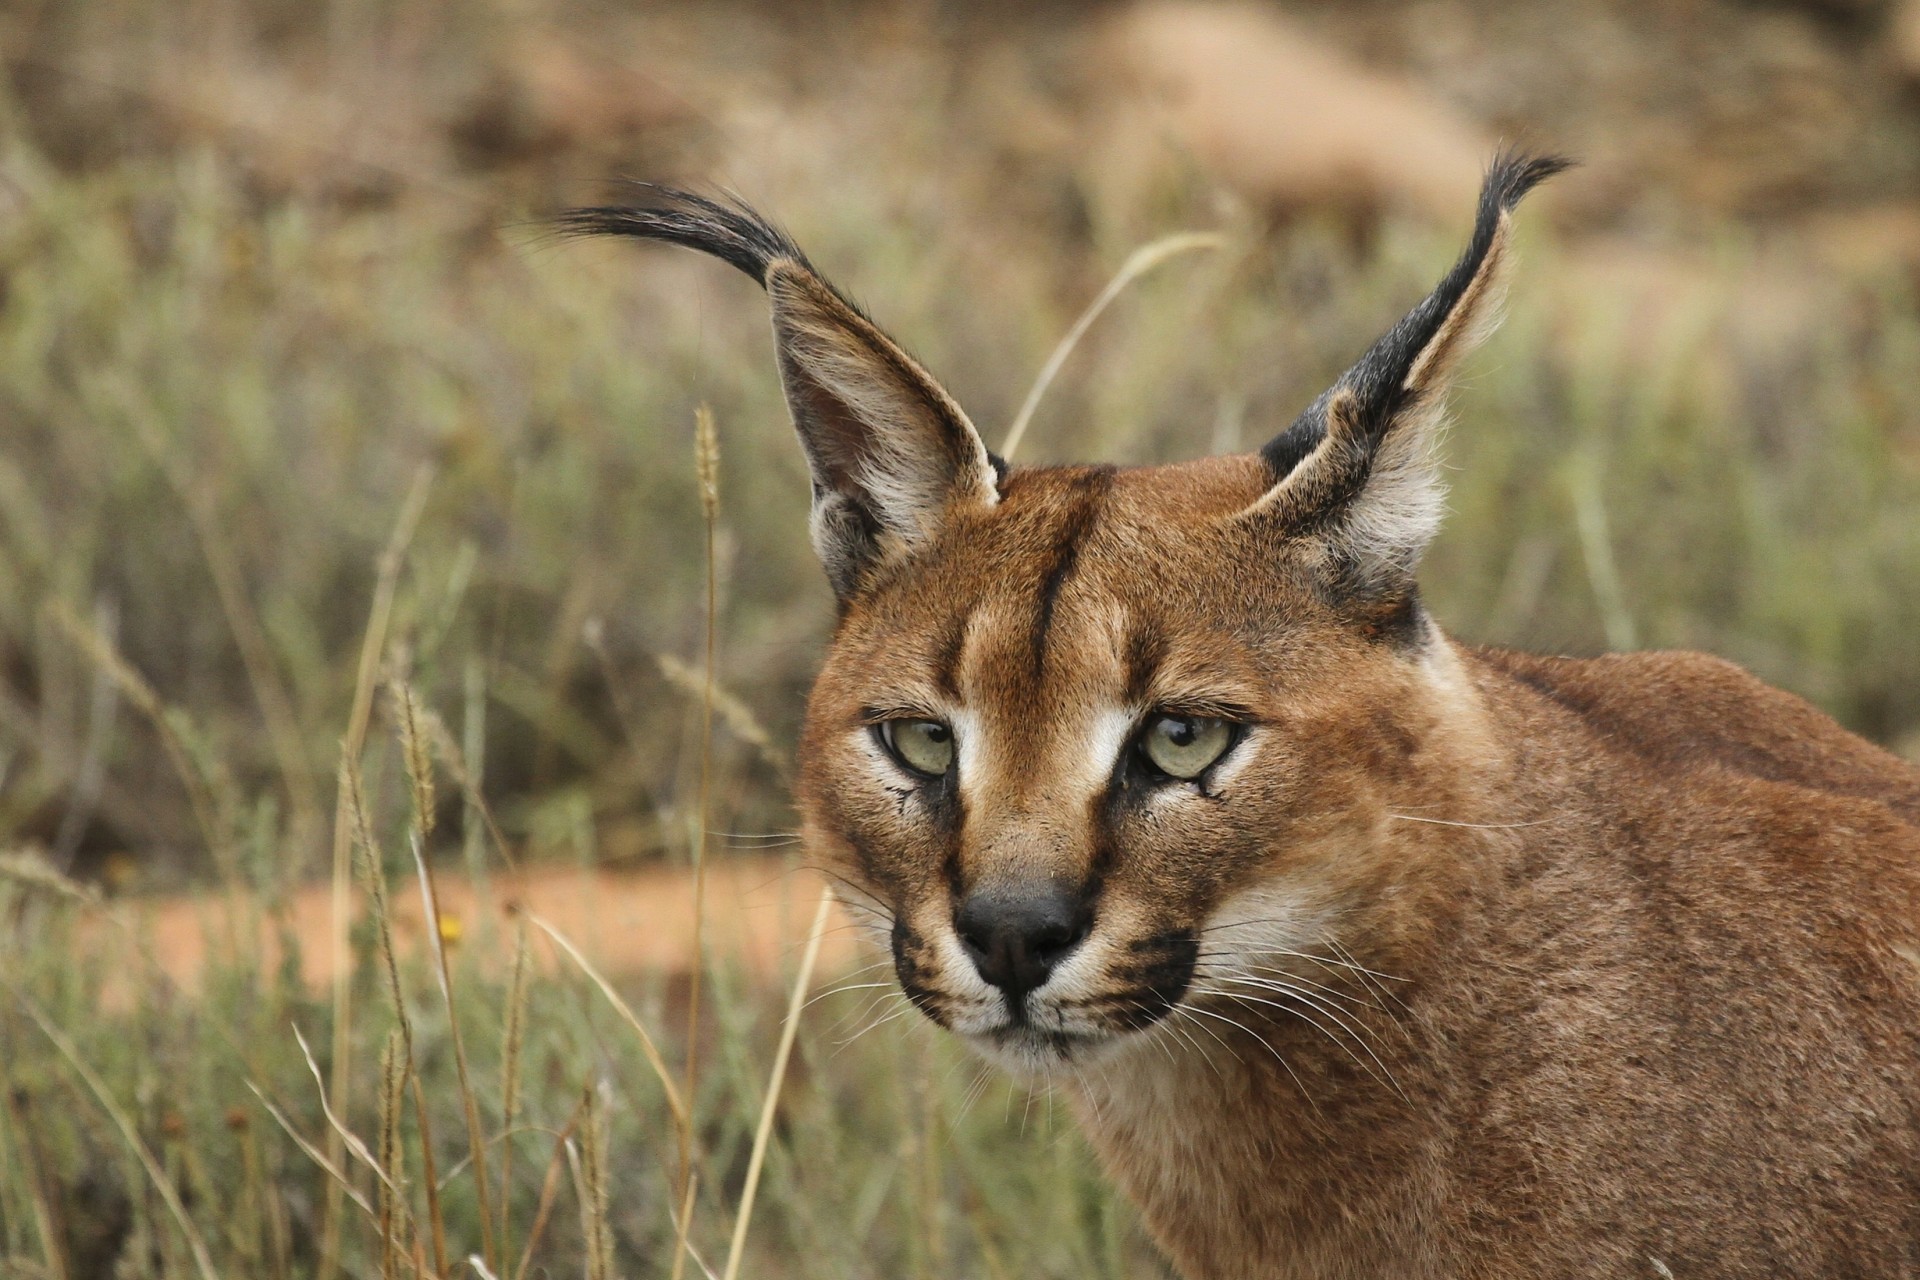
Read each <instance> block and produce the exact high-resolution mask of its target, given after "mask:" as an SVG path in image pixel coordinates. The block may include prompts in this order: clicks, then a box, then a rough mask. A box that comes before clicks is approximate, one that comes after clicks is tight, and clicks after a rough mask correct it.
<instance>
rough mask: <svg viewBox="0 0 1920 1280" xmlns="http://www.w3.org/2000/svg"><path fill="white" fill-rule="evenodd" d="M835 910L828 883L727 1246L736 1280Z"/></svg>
mask: <svg viewBox="0 0 1920 1280" xmlns="http://www.w3.org/2000/svg"><path fill="white" fill-rule="evenodd" d="M832 911H833V889H832V888H831V887H829V888H827V889H824V890H822V891H821V893H820V908H819V910H817V911H815V912H814V913H813V928H812V929H811V930H810V931H808V933H807V949H806V952H805V954H803V955H802V956H801V957H800V972H799V973H797V974H795V975H794V979H793V995H792V996H791V997H790V998H789V999H788V1000H787V1020H786V1022H785V1024H783V1025H782V1026H781V1028H780V1047H779V1049H778V1050H776V1051H775V1053H774V1055H773V1074H772V1076H771V1077H770V1078H769V1079H768V1081H767V1100H766V1102H765V1103H763V1104H762V1105H761V1107H760V1127H759V1128H758V1129H756V1130H755V1131H754V1135H753V1155H752V1157H751V1158H749V1159H748V1161H747V1185H746V1186H745V1187H744V1188H743V1189H742V1190H741V1192H740V1213H739V1215H738V1216H737V1217H735V1218H734V1220H733V1243H732V1244H731V1245H730V1246H728V1248H727V1269H726V1271H725V1272H723V1273H722V1280H735V1278H736V1277H737V1276H738V1275H739V1274H740V1255H741V1253H742V1251H743V1250H744V1248H745V1246H746V1243H747V1226H748V1224H750V1223H751V1222H752V1221H753V1199H754V1193H755V1192H756V1191H758V1190H759V1187H760V1169H761V1166H762V1165H764V1164H765V1163H766V1158H767V1143H768V1141H769V1140H770V1139H771V1138H772V1137H773V1116H774V1111H775V1110H776V1108H778V1107H779V1105H780V1086H781V1085H782V1084H783V1083H784V1082H785V1081H786V1078H787V1059H788V1058H789V1057H791V1056H792V1055H793V1038H794V1035H795V1034H796V1033H797V1032H798V1031H799V1030H800V1011H801V1008H802V1007H803V1006H804V1005H805V1004H806V998H807V986H808V984H809V983H811V982H812V980H813V965H814V961H816V960H818V959H819V958H820V939H821V938H822V937H823V936H825V934H826V932H827V917H828V916H829V915H830V914H832Z"/></svg>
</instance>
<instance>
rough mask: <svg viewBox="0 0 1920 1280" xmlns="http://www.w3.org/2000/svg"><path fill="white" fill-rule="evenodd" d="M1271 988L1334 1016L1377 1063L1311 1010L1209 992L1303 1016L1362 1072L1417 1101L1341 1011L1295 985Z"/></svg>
mask: <svg viewBox="0 0 1920 1280" xmlns="http://www.w3.org/2000/svg"><path fill="white" fill-rule="evenodd" d="M1269 989H1270V990H1272V991H1274V992H1275V994H1278V995H1287V996H1291V997H1292V998H1293V999H1295V1000H1298V1001H1300V1002H1301V1003H1303V1004H1306V1005H1307V1006H1309V1007H1310V1008H1312V1009H1315V1010H1318V1011H1319V1012H1320V1013H1322V1014H1325V1015H1326V1016H1327V1017H1328V1018H1331V1019H1332V1020H1333V1021H1334V1023H1335V1024H1336V1025H1337V1026H1339V1027H1340V1029H1341V1030H1342V1031H1345V1032H1346V1033H1347V1035H1348V1037H1349V1038H1351V1039H1352V1040H1353V1042H1354V1043H1355V1044H1357V1045H1359V1046H1360V1048H1361V1049H1362V1050H1363V1051H1364V1052H1365V1053H1366V1055H1367V1057H1368V1058H1371V1059H1372V1060H1373V1066H1372V1067H1370V1066H1368V1065H1367V1064H1366V1063H1365V1062H1363V1061H1362V1060H1361V1058H1360V1055H1359V1054H1357V1053H1355V1052H1354V1051H1353V1050H1352V1048H1350V1047H1349V1046H1348V1045H1347V1043H1346V1041H1344V1040H1342V1039H1341V1038H1340V1037H1339V1036H1338V1035H1336V1034H1334V1033H1333V1032H1331V1031H1329V1030H1327V1028H1326V1027H1325V1026H1324V1025H1322V1024H1321V1022H1320V1020H1319V1019H1318V1018H1315V1017H1314V1016H1313V1014H1311V1013H1308V1012H1306V1011H1305V1010H1302V1009H1296V1008H1294V1007H1293V1006H1292V1005H1287V1004H1282V1003H1280V1002H1279V1001H1277V1000H1268V999H1265V998H1264V997H1261V996H1253V995H1244V994H1242V993H1240V992H1236V991H1233V990H1232V989H1230V988H1226V987H1213V988H1209V989H1208V990H1209V993H1210V994H1213V995H1220V996H1225V997H1227V998H1228V999H1231V1000H1244V1001H1248V1002H1250V1003H1253V1004H1263V1005H1267V1006H1270V1007H1271V1008H1275V1009H1279V1010H1281V1011H1282V1012H1284V1013H1290V1014H1292V1015H1293V1016H1295V1017H1297V1018H1299V1019H1300V1020H1301V1021H1302V1022H1305V1023H1306V1024H1307V1025H1309V1026H1311V1027H1312V1028H1313V1029H1314V1030H1316V1031H1318V1032H1320V1034H1321V1035H1324V1036H1325V1037H1326V1038H1327V1039H1328V1040H1330V1041H1332V1042H1333V1043H1334V1044H1337V1045H1339V1046H1340V1049H1341V1051H1342V1052H1343V1053H1345V1054H1346V1055H1347V1056H1348V1057H1349V1058H1352V1059H1353V1061H1354V1065H1355V1066H1357V1067H1359V1068H1360V1069H1361V1070H1362V1071H1364V1072H1366V1073H1367V1074H1368V1075H1370V1076H1372V1077H1374V1078H1375V1079H1376V1080H1379V1081H1380V1083H1382V1084H1384V1085H1387V1086H1388V1087H1390V1088H1391V1089H1392V1090H1393V1091H1394V1092H1395V1093H1397V1094H1399V1095H1400V1097H1401V1098H1402V1099H1404V1100H1405V1101H1408V1102H1411V1101H1413V1099H1411V1098H1408V1097H1407V1092H1406V1090H1404V1089H1402V1088H1401V1087H1400V1082H1399V1081H1398V1080H1396V1079H1394V1077H1393V1072H1392V1071H1391V1070H1389V1069H1388V1067H1387V1064H1386V1063H1384V1062H1382V1061H1381V1060H1380V1055H1379V1054H1377V1053H1375V1052H1374V1051H1373V1046H1372V1045H1371V1044H1370V1043H1368V1041H1367V1038H1366V1037H1365V1036H1364V1035H1362V1034H1360V1032H1359V1031H1358V1030H1356V1029H1355V1028H1354V1026H1353V1025H1352V1024H1351V1023H1349V1022H1348V1021H1347V1020H1346V1019H1345V1018H1343V1017H1341V1016H1340V1014H1339V1013H1337V1012H1335V1011H1334V1010H1333V1009H1330V1008H1328V1007H1327V1006H1326V1005H1324V1004H1320V1003H1319V1002H1317V1001H1315V1000H1314V999H1313V997H1311V996H1309V995H1308V994H1307V993H1305V992H1304V991H1299V990H1296V989H1294V988H1290V987H1281V986H1275V987H1272V988H1269ZM1374 1067H1378V1068H1379V1070H1377V1071H1376V1070H1374Z"/></svg>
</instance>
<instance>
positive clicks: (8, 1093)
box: [0, 1059, 71, 1280]
mask: <svg viewBox="0 0 1920 1280" xmlns="http://www.w3.org/2000/svg"><path fill="white" fill-rule="evenodd" d="M0 1105H3V1106H5V1108H6V1115H7V1125H8V1127H9V1128H10V1129H11V1130H12V1133H13V1136H14V1138H15V1140H16V1141H17V1142H18V1143H19V1144H20V1147H21V1151H20V1152H19V1155H18V1156H17V1158H15V1159H13V1160H6V1159H5V1155H6V1153H5V1151H4V1150H0V1168H18V1169H19V1170H20V1171H21V1174H22V1175H23V1176H24V1177H25V1179H26V1183H27V1203H28V1205H29V1207H30V1208H31V1209H32V1211H33V1229H34V1234H35V1235H37V1236H38V1237H39V1238H40V1256H41V1257H42V1258H43V1259H45V1262H44V1265H45V1267H46V1272H47V1276H48V1277H49V1280H67V1277H68V1276H69V1275H70V1274H71V1272H70V1271H69V1270H68V1267H67V1251H66V1248H65V1246H64V1245H63V1244H62V1242H61V1237H62V1235H63V1234H64V1232H63V1231H62V1230H61V1223H60V1216H59V1210H58V1209H57V1208H56V1207H55V1205H54V1202H53V1199H52V1197H50V1196H49V1195H48V1194H47V1183H46V1160H45V1158H44V1156H43V1155H42V1153H41V1150H40V1144H39V1142H38V1141H37V1140H36V1139H35V1137H34V1129H33V1125H32V1123H31V1121H30V1120H29V1118H28V1116H27V1114H26V1112H27V1099H26V1094H25V1093H24V1092H20V1091H16V1090H15V1088H14V1084H13V1081H11V1080H10V1079H8V1078H7V1075H6V1062H5V1060H4V1059H0Z"/></svg>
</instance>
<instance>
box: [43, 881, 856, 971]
mask: <svg viewBox="0 0 1920 1280" xmlns="http://www.w3.org/2000/svg"><path fill="white" fill-rule="evenodd" d="M823 884H824V882H823V881H822V880H821V879H820V878H819V877H818V876H816V875H814V874H813V873H811V872H808V871H803V870H794V869H792V868H790V867H788V866H787V865H786V864H785V863H783V862H781V861H779V860H777V859H772V858H764V859H763V858H741V857H729V858H724V859H717V860H715V861H714V862H713V863H712V864H710V865H709V867H708V869H707V884H706V932H705V939H704V946H705V948H706V951H707V954H708V955H709V956H710V957H713V958H714V959H716V960H720V961H723V962H728V963H736V964H739V965H742V966H743V967H745V968H746V969H747V970H748V971H749V972H750V973H753V974H756V975H759V976H763V977H768V978H772V977H776V976H777V975H779V974H780V973H782V972H784V971H786V970H788V969H791V968H792V967H793V966H794V965H795V964H797V963H798V960H799V955H800V951H801V948H802V947H803V946H804V945H805V943H806V931H807V927H808V925H809V924H811V923H812V919H813V913H814V910H815V908H816V907H817V905H818V904H819V901H820V892H821V889H822V887H823ZM435 885H436V889H437V893H438V896H439V900H440V917H441V936H442V937H443V938H445V939H446V940H447V942H448V943H449V945H450V946H451V947H452V948H453V955H454V958H456V960H457V959H459V958H460V957H459V955H458V953H459V951H460V949H462V948H469V947H472V946H474V945H475V944H476V942H478V941H479V940H481V939H483V938H486V937H487V936H488V934H489V933H491V934H493V936H494V937H495V938H496V939H505V940H510V939H511V938H512V936H513V931H514V929H515V928H516V927H517V921H516V919H515V915H516V913H520V912H525V913H529V914H531V915H534V916H538V917H539V918H541V919H543V920H545V921H546V922H547V923H548V924H550V925H552V926H553V927H554V928H556V929H558V930H559V931H560V932H561V933H562V934H564V935H566V937H567V939H568V940H569V941H571V942H572V943H573V944H574V945H575V946H576V947H578V948H579V949H580V950H581V952H582V953H583V954H585V955H586V956H587V958H588V959H590V960H591V961H592V962H593V963H594V964H595V965H596V966H598V967H599V968H600V969H601V970H602V971H603V972H605V973H607V974H609V975H613V974H632V973H639V972H645V971H668V972H673V971H684V970H686V969H687V968H688V967H689V965H690V961H691V959H692V955H693V877H692V875H691V873H690V872H688V871H687V870H686V869H685V868H650V869H647V870H643V871H607V870H602V869H590V868H584V867H567V868H559V867H542V868H539V869H537V870H529V871H523V872H518V873H515V874H510V875H497V876H493V877H491V878H490V880H489V882H488V884H487V886H486V887H485V889H484V890H482V888H481V887H480V886H478V885H476V884H475V883H474V882H473V881H472V880H470V879H468V878H467V877H465V876H463V875H453V874H448V873H445V872H436V874H435ZM389 897H390V902H391V909H392V914H393V922H394V939H395V945H396V949H397V950H399V951H400V952H401V953H402V954H403V955H406V954H418V953H420V952H421V950H422V948H423V947H424V946H425V943H426V932H425V920H426V911H425V908H424V906H423V904H422V899H421V894H420V890H419V886H418V883H417V882H415V881H398V880H397V881H395V882H394V884H393V886H392V888H391V889H390V890H389ZM110 910H113V911H115V912H116V913H118V914H119V915H120V917H121V919H122V920H124V921H126V922H127V923H129V924H131V925H132V926H133V927H134V928H135V929H136V930H137V933H138V936H140V937H141V938H142V939H143V941H144V944H145V948H146V949H147V950H148V951H149V952H150V955H151V958H152V960H153V962H154V963H155V964H157V965H158V967H159V968H160V969H161V970H162V971H164V972H165V974H166V975H167V976H168V977H169V978H170V979H171V980H172V981H173V983H174V984H176V985H177V986H179V987H180V988H181V989H182V990H185V991H188V992H193V991H197V990H199V987H200V984H201V982H202V980H203V979H204V977H205V975H206V972H207V970H208V967H209V966H210V965H216V964H233V963H242V964H245V965H246V966H247V967H248V968H254V969H260V968H267V969H271V968H274V967H277V966H278V965H279V964H280V963H281V956H282V949H281V943H280V935H281V932H282V926H281V925H280V923H279V920H280V919H281V918H284V919H285V921H286V922H287V925H288V926H290V927H291V929H292V932H293V934H294V935H295V936H296V937H297V938H298V940H299V951H300V974H301V977H302V979H303V980H304V981H305V982H306V983H307V984H308V985H309V986H310V987H311V988H313V989H314V990H316V991H319V990H324V989H326V988H327V987H328V986H329V984H330V983H331V982H332V980H333V976H334V972H335V969H336V967H337V966H338V965H340V964H341V963H342V962H343V957H342V956H341V955H340V954H339V953H338V952H337V951H336V949H335V947H334V928H333V909H332V895H331V892H330V890H329V889H328V887H327V886H326V885H324V884H317V885H312V886H309V887H307V888H305V889H302V890H300V891H299V892H298V893H296V894H295V895H294V897H293V898H292V900H291V901H290V902H289V903H288V904H287V906H286V908H285V910H284V913H283V916H282V917H266V916H263V915H262V914H261V912H260V909H259V907H258V906H257V905H256V904H255V903H253V902H251V901H249V900H247V899H245V898H244V897H236V896H235V895H230V894H215V895H193V896H186V895H182V896H170V897H154V898H143V899H134V900H130V901H126V902H121V903H117V904H114V906H113V907H112V908H110ZM366 918H367V916H366V902H365V900H364V897H363V895H361V894H360V893H359V892H358V891H357V890H356V891H355V894H354V897H353V919H354V921H355V922H356V925H358V924H359V922H362V921H364V920H365V919H366ZM489 926H491V927H489ZM528 933H529V936H530V937H531V938H532V939H533V940H534V941H535V942H536V944H537V945H536V947H535V950H534V954H535V955H536V956H537V957H539V958H540V960H541V962H542V963H543V964H544V965H545V966H547V967H552V966H553V965H554V964H555V963H556V960H557V957H556V955H555V953H554V950H553V948H552V947H551V946H550V945H549V944H548V943H547V942H546V940H545V939H544V938H543V937H542V936H541V935H540V932H539V930H537V929H529V931H528ZM122 936H124V935H123V931H121V930H119V929H116V928H112V927H110V926H109V924H108V922H106V921H103V920H95V921H93V922H92V923H91V925H90V926H89V927H88V928H87V929H85V930H83V932H82V935H81V937H82V942H83V945H85V946H87V947H89V948H91V947H94V946H103V947H104V946H114V947H117V946H119V945H120V938H121V937H122ZM854 952H855V932H854V930H853V929H852V928H851V927H850V920H849V918H848V916H847V913H846V911H845V909H844V908H838V907H836V909H835V911H834V915H833V918H832V919H831V920H830V921H829V924H828V932H827V934H826V936H825V938H824V939H823V941H822V945H821V951H820V961H819V968H820V971H821V972H822V973H830V972H833V971H835V970H840V969H844V968H845V967H846V966H847V965H848V964H849V963H850V962H851V961H852V958H853V955H854ZM488 953H489V958H494V959H497V960H498V963H499V964H500V965H501V966H502V967H504V966H505V965H506V963H507V962H508V960H509V958H510V957H511V955H512V944H511V942H510V941H497V942H495V943H492V944H490V945H488ZM128 995H129V993H128V992H127V991H126V990H125V989H124V988H118V989H115V988H111V987H110V989H109V991H108V993H107V997H108V1000H109V1002H110V1003H116V1004H117V1003H122V1002H124V1001H125V1000H126V999H127V997H128Z"/></svg>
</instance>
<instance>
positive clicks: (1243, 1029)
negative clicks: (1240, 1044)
mask: <svg viewBox="0 0 1920 1280" xmlns="http://www.w3.org/2000/svg"><path fill="white" fill-rule="evenodd" d="M1180 1007H1181V1008H1182V1009H1186V1010H1189V1011H1191V1012H1193V1013H1196V1014H1199V1015H1201V1016H1203V1017H1208V1018H1215V1019H1218V1020H1219V1021H1221V1022H1224V1023H1226V1024H1227V1025H1228V1026H1230V1027H1233V1028H1234V1029H1235V1030H1237V1031H1239V1032H1240V1033H1241V1034H1242V1035H1245V1036H1251V1037H1252V1038H1253V1041H1254V1043H1256V1044H1258V1045H1259V1046H1260V1047H1261V1048H1262V1049H1265V1050H1266V1051H1267V1052H1268V1053H1270V1054H1272V1055H1273V1060H1274V1061H1275V1062H1277V1063H1279V1064H1280V1067H1281V1069H1282V1070H1284V1071H1285V1072H1286V1073H1287V1075H1288V1076H1289V1077H1291V1078H1292V1080H1293V1084H1294V1087H1295V1088H1297V1089H1298V1090H1300V1096H1301V1097H1303V1098H1305V1099H1306V1100H1307V1105H1308V1106H1310V1107H1312V1108H1313V1110H1314V1114H1316V1115H1323V1114H1324V1113H1323V1112H1321V1110H1320V1104H1319V1103H1317V1102H1315V1101H1314V1100H1313V1095H1312V1094H1311V1093H1309V1092H1307V1086H1306V1083H1305V1082H1304V1081H1302V1080H1301V1079H1300V1077H1299V1075H1298V1074H1296V1073H1295V1071H1294V1069H1293V1067H1292V1065H1291V1064H1289V1063H1288V1062H1287V1060H1286V1059H1285V1058H1283V1057H1281V1056H1280V1051H1279V1050H1278V1049H1276V1048H1274V1047H1273V1046H1272V1045H1270V1044H1268V1043H1267V1041H1266V1039H1265V1037H1263V1036H1261V1035H1259V1034H1258V1033H1257V1032H1255V1031H1253V1030H1252V1029H1251V1028H1249V1027H1247V1026H1246V1025H1244V1024H1242V1023H1240V1022H1236V1021H1234V1020H1233V1019H1232V1018H1229V1017H1227V1016H1226V1015H1225V1014H1224V1013H1218V1012H1215V1011H1214V1010H1212V1009H1202V1008H1201V1007H1200V1006H1199V1005H1194V1004H1186V1005H1181V1006H1180ZM1195 1025H1196V1026H1198V1025H1200V1024H1198V1023H1196V1024H1195ZM1222 1043H1225V1042H1224V1041H1222ZM1229 1052H1231V1050H1229ZM1235 1057H1236V1059H1237V1058H1238V1055H1237V1054H1236V1055H1235Z"/></svg>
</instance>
